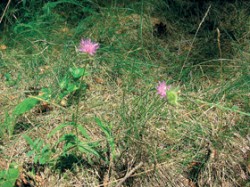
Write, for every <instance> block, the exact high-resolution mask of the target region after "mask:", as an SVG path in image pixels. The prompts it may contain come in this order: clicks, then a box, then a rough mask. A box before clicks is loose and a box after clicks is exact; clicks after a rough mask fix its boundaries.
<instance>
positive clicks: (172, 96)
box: [156, 81, 178, 105]
mask: <svg viewBox="0 0 250 187" xmlns="http://www.w3.org/2000/svg"><path fill="white" fill-rule="evenodd" d="M156 89H157V94H159V95H160V97H161V98H166V99H167V101H168V102H169V104H172V105H177V104H178V95H177V91H176V89H173V88H172V86H171V85H167V84H166V82H165V81H162V82H159V84H158V86H157V88H156Z"/></svg>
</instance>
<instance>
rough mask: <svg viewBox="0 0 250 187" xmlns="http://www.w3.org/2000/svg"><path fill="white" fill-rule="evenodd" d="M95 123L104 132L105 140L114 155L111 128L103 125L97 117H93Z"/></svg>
mask: <svg viewBox="0 0 250 187" xmlns="http://www.w3.org/2000/svg"><path fill="white" fill-rule="evenodd" d="M95 120H96V123H97V125H98V126H99V127H100V128H101V130H102V131H103V132H104V134H105V136H106V140H107V142H108V144H109V146H110V149H111V154H112V156H113V157H114V156H115V141H114V138H113V136H112V132H111V128H110V127H109V126H108V125H105V124H103V123H102V122H101V120H100V119H99V118H95Z"/></svg>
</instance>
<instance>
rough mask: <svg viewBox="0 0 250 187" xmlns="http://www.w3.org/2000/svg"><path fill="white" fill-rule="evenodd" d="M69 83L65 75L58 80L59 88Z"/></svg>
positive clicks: (65, 86)
mask: <svg viewBox="0 0 250 187" xmlns="http://www.w3.org/2000/svg"><path fill="white" fill-rule="evenodd" d="M68 83H69V79H68V77H67V76H65V77H64V78H63V79H62V80H61V81H60V82H59V86H60V88H61V89H66V88H67V86H68Z"/></svg>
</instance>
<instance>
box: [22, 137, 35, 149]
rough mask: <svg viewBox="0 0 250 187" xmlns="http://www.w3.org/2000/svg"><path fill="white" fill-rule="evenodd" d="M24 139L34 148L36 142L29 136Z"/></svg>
mask: <svg viewBox="0 0 250 187" xmlns="http://www.w3.org/2000/svg"><path fill="white" fill-rule="evenodd" d="M23 138H24V139H25V140H26V142H27V143H28V144H29V146H30V147H34V142H33V140H32V139H31V138H30V137H29V136H27V135H23Z"/></svg>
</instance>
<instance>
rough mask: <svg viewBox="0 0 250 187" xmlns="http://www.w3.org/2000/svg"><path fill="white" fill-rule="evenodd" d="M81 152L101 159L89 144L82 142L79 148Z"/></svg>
mask: <svg viewBox="0 0 250 187" xmlns="http://www.w3.org/2000/svg"><path fill="white" fill-rule="evenodd" d="M78 149H79V151H81V152H82V153H87V154H93V155H95V156H97V157H100V155H99V153H98V152H97V151H96V150H95V149H93V148H92V147H90V146H89V145H87V144H84V143H82V142H80V144H79V147H78Z"/></svg>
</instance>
